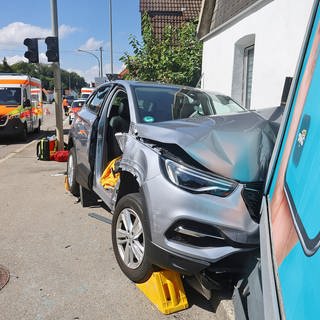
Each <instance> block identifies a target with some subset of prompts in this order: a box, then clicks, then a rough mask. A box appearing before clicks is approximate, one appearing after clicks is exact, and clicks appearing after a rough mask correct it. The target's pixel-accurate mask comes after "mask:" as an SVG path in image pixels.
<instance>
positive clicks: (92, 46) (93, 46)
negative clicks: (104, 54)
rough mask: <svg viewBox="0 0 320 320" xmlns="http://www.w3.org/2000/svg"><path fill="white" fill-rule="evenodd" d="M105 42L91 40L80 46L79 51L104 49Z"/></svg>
mask: <svg viewBox="0 0 320 320" xmlns="http://www.w3.org/2000/svg"><path fill="white" fill-rule="evenodd" d="M102 45H103V41H100V40H96V39H95V38H93V37H91V38H89V39H88V40H87V41H86V43H85V44H83V45H82V46H80V48H79V49H81V50H97V49H99V47H102Z"/></svg>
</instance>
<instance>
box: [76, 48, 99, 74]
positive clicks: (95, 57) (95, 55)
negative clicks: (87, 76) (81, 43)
mask: <svg viewBox="0 0 320 320" xmlns="http://www.w3.org/2000/svg"><path fill="white" fill-rule="evenodd" d="M78 51H80V52H86V53H89V54H91V55H92V56H94V57H95V58H96V59H97V61H98V68H99V77H102V74H101V61H100V59H99V57H98V56H97V55H95V54H94V53H92V52H90V51H87V50H82V49H78Z"/></svg>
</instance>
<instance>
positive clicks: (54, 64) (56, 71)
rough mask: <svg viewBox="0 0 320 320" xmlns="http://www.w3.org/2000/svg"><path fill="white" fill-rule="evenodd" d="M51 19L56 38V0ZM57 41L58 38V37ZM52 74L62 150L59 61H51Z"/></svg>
mask: <svg viewBox="0 0 320 320" xmlns="http://www.w3.org/2000/svg"><path fill="white" fill-rule="evenodd" d="M51 21H52V33H53V36H54V37H57V38H58V14H57V0H51ZM58 41H59V38H58ZM52 68H53V74H54V103H55V112H56V134H57V141H58V150H63V148H64V141H63V119H62V99H61V93H62V88H61V71H60V63H59V62H52Z"/></svg>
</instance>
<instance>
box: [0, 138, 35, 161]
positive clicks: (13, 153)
mask: <svg viewBox="0 0 320 320" xmlns="http://www.w3.org/2000/svg"><path fill="white" fill-rule="evenodd" d="M36 142H37V141H36V140H33V141H31V142H29V143H27V144H25V145H24V146H22V147H21V148H19V149H17V150H15V151H13V152H10V153H9V154H8V155H7V156H5V157H4V158H3V159H1V160H0V163H3V162H5V161H7V160H8V159H10V158H12V157H13V156H15V155H16V154H17V153H20V152H21V151H23V150H24V149H26V148H27V147H29V146H31V145H32V144H34V143H36Z"/></svg>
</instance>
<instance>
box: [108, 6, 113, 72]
mask: <svg viewBox="0 0 320 320" xmlns="http://www.w3.org/2000/svg"><path fill="white" fill-rule="evenodd" d="M111 2H112V0H109V23H110V26H109V29H110V66H111V72H110V73H111V74H113V48H112V3H111Z"/></svg>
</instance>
